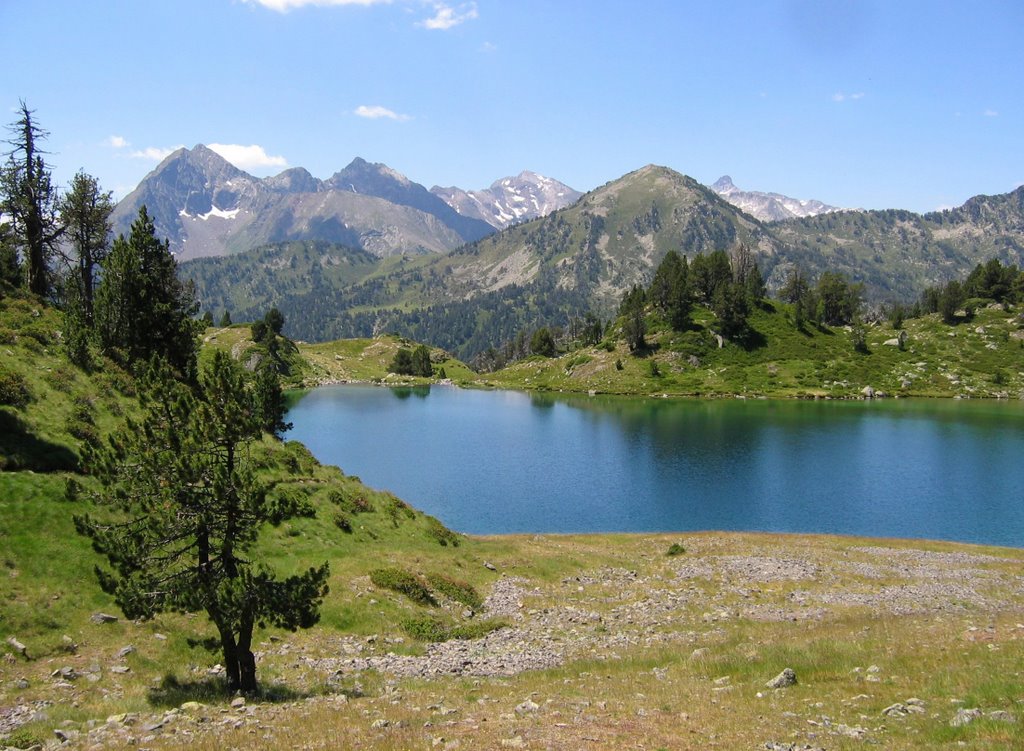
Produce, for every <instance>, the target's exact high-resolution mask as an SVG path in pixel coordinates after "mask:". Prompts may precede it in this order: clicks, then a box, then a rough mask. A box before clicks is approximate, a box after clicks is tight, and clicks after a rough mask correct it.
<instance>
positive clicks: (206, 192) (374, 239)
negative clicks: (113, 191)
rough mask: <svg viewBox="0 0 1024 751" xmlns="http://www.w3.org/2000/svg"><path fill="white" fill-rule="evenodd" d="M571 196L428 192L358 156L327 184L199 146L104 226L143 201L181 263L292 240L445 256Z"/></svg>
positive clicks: (496, 190) (161, 171)
mask: <svg viewBox="0 0 1024 751" xmlns="http://www.w3.org/2000/svg"><path fill="white" fill-rule="evenodd" d="M579 195H580V194H579V193H578V192H577V191H574V190H572V189H571V188H569V187H568V186H566V185H563V184H562V183H560V182H558V181H557V180H551V179H549V178H546V177H543V176H541V175H537V174H535V173H532V172H523V173H521V174H520V175H519V176H517V177H509V178H504V179H502V180H498V181H496V182H495V183H494V184H493V185H492V186H491V187H490V188H488V189H487V190H484V191H471V192H467V191H464V190H462V189H459V188H443V189H442V188H434V189H433V191H429V190H427V189H426V188H424V187H423V186H422V185H419V184H418V183H415V182H413V181H411V180H409V178H407V177H405V176H404V175H402V174H401V173H399V172H397V171H395V170H393V169H391V168H390V167H388V166H386V165H384V164H371V163H369V162H367V161H365V160H363V159H360V158H356V159H354V160H353V161H352V163H351V164H349V165H348V166H347V167H345V168H344V169H342V170H340V171H339V172H336V173H335V174H334V175H332V176H331V177H330V178H328V179H326V180H320V179H317V178H315V177H313V175H311V174H310V173H309V172H308V171H307V170H305V169H303V168H301V167H295V168H292V169H289V170H286V171H284V172H282V173H281V174H279V175H275V176H273V177H267V178H262V179H261V178H257V177H254V176H252V175H250V174H248V173H246V172H244V171H242V170H240V169H238V168H237V167H235V166H233V165H232V164H231V163H230V162H228V161H227V160H225V159H224V158H223V157H221V156H220V155H219V154H217V153H216V152H214V151H213V150H211V149H209V148H207V147H206V146H203V145H202V144H199V145H197V146H195V147H194V148H192V149H185V148H182V149H178V150H177V151H175V152H174V153H172V154H171V155H169V156H168V157H167V158H166V159H164V160H163V161H162V162H161V163H160V164H159V165H158V166H157V167H156V169H154V170H153V171H152V172H151V173H150V174H149V175H147V176H146V177H145V178H144V179H143V180H142V182H141V183H139V185H138V187H137V188H136V189H135V190H134V191H132V192H131V193H130V194H129V195H128V196H126V197H125V198H124V199H123V200H122V201H120V202H119V203H118V205H117V207H116V208H115V210H114V214H113V217H112V222H113V226H114V232H115V233H121V232H127V231H128V229H129V228H130V226H131V222H132V221H133V220H134V218H135V216H136V215H137V213H138V210H139V207H140V206H142V205H145V206H146V207H147V209H148V211H149V214H150V216H151V217H152V218H153V221H154V224H155V226H156V229H157V232H158V233H159V235H160V236H162V237H166V238H168V240H169V242H170V246H171V250H172V251H173V252H174V253H175V254H176V255H177V256H178V258H179V259H181V260H185V259H189V258H201V257H204V256H219V255H227V254H231V253H236V252H239V251H244V250H249V249H251V248H254V247H258V246H260V245H263V244H266V243H272V242H287V241H297V240H313V241H326V242H332V243H337V244H341V245H346V246H349V247H352V248H359V249H361V250H365V251H367V252H369V253H372V254H373V255H375V256H378V257H385V256H390V255H396V254H401V255H416V254H421V253H445V252H447V251H450V250H452V249H454V248H457V247H459V246H461V245H464V244H465V243H467V242H473V241H475V240H479V239H480V238H482V237H486V236H487V235H489V234H492V233H494V232H495V231H496V230H498V229H502V228H504V227H506V226H508V225H509V224H510V223H512V222H518V221H526V220H529V219H533V218H536V217H538V216H541V215H543V214H544V213H547V212H550V211H553V210H555V209H557V208H561V207H562V206H566V205H568V204H570V203H572V202H573V201H575V200H576V199H577V198H578V197H579Z"/></svg>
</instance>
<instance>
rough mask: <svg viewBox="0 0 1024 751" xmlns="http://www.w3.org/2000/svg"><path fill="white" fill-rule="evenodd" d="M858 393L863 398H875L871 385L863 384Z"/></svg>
mask: <svg viewBox="0 0 1024 751" xmlns="http://www.w3.org/2000/svg"><path fill="white" fill-rule="evenodd" d="M860 393H861V396H863V397H864V398H865V399H874V398H875V390H874V389H873V388H872V387H871V386H865V387H864V388H862V389H861V390H860Z"/></svg>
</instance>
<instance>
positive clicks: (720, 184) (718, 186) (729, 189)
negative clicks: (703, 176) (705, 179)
mask: <svg viewBox="0 0 1024 751" xmlns="http://www.w3.org/2000/svg"><path fill="white" fill-rule="evenodd" d="M711 190H713V191H715V192H716V193H718V195H725V194H726V193H733V192H735V191H737V190H739V188H737V187H736V185H735V184H734V183H733V181H732V178H731V177H729V176H728V175H722V176H721V177H720V178H718V179H717V180H715V182H714V183H713V184H712V185H711Z"/></svg>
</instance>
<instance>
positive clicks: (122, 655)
mask: <svg viewBox="0 0 1024 751" xmlns="http://www.w3.org/2000/svg"><path fill="white" fill-rule="evenodd" d="M134 651H135V647H133V646H132V645H131V644H129V645H128V646H127V647H121V648H120V649H119V650H117V656H118V658H120V659H124V658H125V657H127V656H128V655H130V654H131V653H132V652H134Z"/></svg>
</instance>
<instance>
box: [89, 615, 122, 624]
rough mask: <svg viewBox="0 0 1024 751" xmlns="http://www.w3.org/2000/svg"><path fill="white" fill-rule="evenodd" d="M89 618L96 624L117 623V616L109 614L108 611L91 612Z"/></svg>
mask: <svg viewBox="0 0 1024 751" xmlns="http://www.w3.org/2000/svg"><path fill="white" fill-rule="evenodd" d="M89 620H90V621H92V622H93V623H96V624H101V623H117V616H116V615H110V614H109V613H93V614H92V615H91V616H90V617H89Z"/></svg>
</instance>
